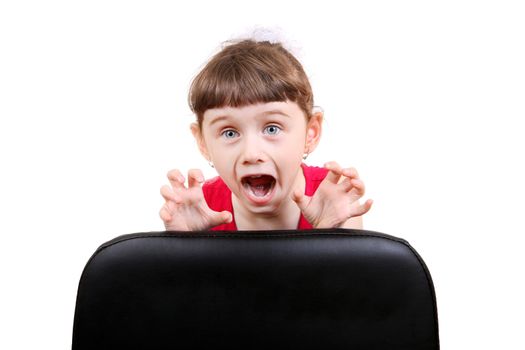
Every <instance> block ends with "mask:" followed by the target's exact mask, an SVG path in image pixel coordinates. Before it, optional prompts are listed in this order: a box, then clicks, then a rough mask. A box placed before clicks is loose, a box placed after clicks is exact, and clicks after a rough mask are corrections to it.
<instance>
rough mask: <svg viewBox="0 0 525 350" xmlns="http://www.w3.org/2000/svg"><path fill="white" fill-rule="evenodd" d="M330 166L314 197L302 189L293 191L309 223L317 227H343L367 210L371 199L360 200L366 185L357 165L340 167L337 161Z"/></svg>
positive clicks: (326, 166) (327, 167) (293, 196)
mask: <svg viewBox="0 0 525 350" xmlns="http://www.w3.org/2000/svg"><path fill="white" fill-rule="evenodd" d="M324 167H325V168H326V169H328V174H326V177H325V179H324V180H323V182H321V184H320V185H319V188H318V189H317V191H316V192H315V194H314V195H313V196H312V197H308V196H306V195H305V194H304V193H303V192H301V191H300V190H296V191H294V192H293V195H292V199H293V200H294V201H295V202H296V203H297V205H298V206H299V208H300V209H301V212H302V213H303V215H304V217H305V218H306V220H308V222H310V223H311V224H312V226H313V227H315V228H333V227H341V226H342V225H343V224H344V223H345V222H346V221H347V220H348V219H350V218H352V217H356V216H361V215H363V214H365V213H366V212H368V211H369V210H370V208H371V206H372V200H371V199H368V200H367V201H366V202H365V203H364V204H360V203H359V199H360V198H361V197H362V196H363V195H364V194H365V184H364V183H363V181H362V180H361V179H360V178H359V175H358V173H357V170H355V169H354V168H341V167H340V166H339V164H337V163H336V162H329V163H326V164H325V165H324Z"/></svg>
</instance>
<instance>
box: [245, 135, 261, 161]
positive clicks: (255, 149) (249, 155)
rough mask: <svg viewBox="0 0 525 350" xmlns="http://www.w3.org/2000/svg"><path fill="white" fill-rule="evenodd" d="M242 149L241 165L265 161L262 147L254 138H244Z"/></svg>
mask: <svg viewBox="0 0 525 350" xmlns="http://www.w3.org/2000/svg"><path fill="white" fill-rule="evenodd" d="M242 147H243V150H242V163H243V164H257V163H263V162H264V161H265V159H266V157H265V155H264V148H263V145H262V143H261V142H260V141H259V140H257V139H256V138H246V139H245V142H244V143H243V145H242Z"/></svg>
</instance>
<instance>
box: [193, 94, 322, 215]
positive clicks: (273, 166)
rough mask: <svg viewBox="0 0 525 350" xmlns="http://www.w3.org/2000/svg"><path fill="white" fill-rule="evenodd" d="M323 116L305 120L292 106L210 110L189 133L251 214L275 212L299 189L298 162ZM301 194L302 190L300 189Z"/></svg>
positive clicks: (315, 136)
mask: <svg viewBox="0 0 525 350" xmlns="http://www.w3.org/2000/svg"><path fill="white" fill-rule="evenodd" d="M321 122H322V114H320V113H319V114H315V115H314V116H312V117H311V118H310V120H309V121H308V122H307V121H306V118H305V115H304V112H303V111H302V110H301V109H300V108H299V106H298V105H297V104H296V103H294V102H270V103H260V104H255V105H249V106H246V107H240V108H233V107H225V108H214V109H209V110H207V111H206V112H205V113H204V118H203V122H202V130H200V129H199V127H198V125H197V124H193V125H192V131H193V134H194V136H195V138H196V139H197V143H198V145H199V148H200V150H201V152H202V154H203V155H204V156H205V157H206V158H207V159H208V160H210V161H211V162H213V164H214V166H215V169H216V170H217V172H218V173H219V175H220V176H221V178H222V179H223V181H224V182H225V183H226V185H227V186H228V187H229V188H230V189H231V191H232V193H233V195H234V196H236V197H237V199H238V201H239V203H241V205H243V207H245V208H246V209H248V210H249V211H250V212H252V213H257V214H269V215H272V214H276V213H278V211H279V208H280V207H281V205H282V204H283V203H284V202H285V201H288V200H291V197H290V196H291V192H292V190H293V189H295V188H297V187H298V186H304V177H303V174H302V171H301V167H300V165H301V162H302V159H303V155H304V153H310V152H312V151H313V150H314V148H315V147H316V145H317V143H318V141H319V137H320V134H321ZM303 190H304V188H303Z"/></svg>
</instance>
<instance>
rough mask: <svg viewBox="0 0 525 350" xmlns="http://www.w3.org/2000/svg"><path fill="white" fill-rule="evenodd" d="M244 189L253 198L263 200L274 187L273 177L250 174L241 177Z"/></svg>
mask: <svg viewBox="0 0 525 350" xmlns="http://www.w3.org/2000/svg"><path fill="white" fill-rule="evenodd" d="M241 182H242V186H243V188H244V190H245V191H246V192H247V193H248V194H250V195H251V197H253V199H255V201H258V200H264V199H265V198H267V197H268V196H269V195H270V194H271V193H272V190H273V188H274V187H275V178H274V177H273V176H271V175H262V174H261V175H251V176H245V177H243V178H242V179H241Z"/></svg>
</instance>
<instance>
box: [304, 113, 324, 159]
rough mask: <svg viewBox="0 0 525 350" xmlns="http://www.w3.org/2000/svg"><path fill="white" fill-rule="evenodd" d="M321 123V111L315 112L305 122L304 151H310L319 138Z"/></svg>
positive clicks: (315, 145)
mask: <svg viewBox="0 0 525 350" xmlns="http://www.w3.org/2000/svg"><path fill="white" fill-rule="evenodd" d="M322 124H323V112H316V113H314V114H313V115H312V116H311V117H310V120H308V123H307V124H306V142H305V146H304V153H312V152H313V151H314V150H315V148H316V147H317V145H318V144H319V141H320V140H321V131H322Z"/></svg>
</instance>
